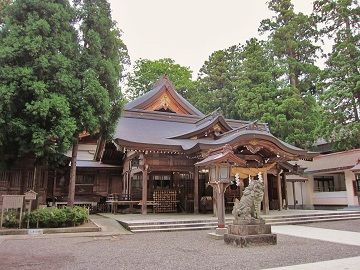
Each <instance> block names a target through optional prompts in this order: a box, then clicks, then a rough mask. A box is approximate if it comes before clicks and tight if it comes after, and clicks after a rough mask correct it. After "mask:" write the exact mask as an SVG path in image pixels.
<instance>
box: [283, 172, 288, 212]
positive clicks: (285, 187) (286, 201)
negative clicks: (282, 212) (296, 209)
mask: <svg viewBox="0 0 360 270" xmlns="http://www.w3.org/2000/svg"><path fill="white" fill-rule="evenodd" d="M283 182H284V193H285V204H286V209H288V208H289V200H288V194H287V183H286V174H285V173H283Z"/></svg>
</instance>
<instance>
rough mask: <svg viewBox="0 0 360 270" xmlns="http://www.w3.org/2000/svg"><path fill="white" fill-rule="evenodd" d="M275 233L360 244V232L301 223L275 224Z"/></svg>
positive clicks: (273, 229)
mask: <svg viewBox="0 0 360 270" xmlns="http://www.w3.org/2000/svg"><path fill="white" fill-rule="evenodd" d="M272 231H273V233H279V234H285V235H290V236H296V237H304V238H309V239H316V240H322V241H329V242H333V243H339V244H347V245H354V246H360V233H358V232H349V231H340V230H331V229H323V228H315V227H310V226H299V225H282V226H273V227H272Z"/></svg>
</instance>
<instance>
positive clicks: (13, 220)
mask: <svg viewBox="0 0 360 270" xmlns="http://www.w3.org/2000/svg"><path fill="white" fill-rule="evenodd" d="M3 219H4V220H3V226H4V227H6V228H15V227H18V226H19V220H18V217H17V211H15V210H7V211H4V216H3Z"/></svg>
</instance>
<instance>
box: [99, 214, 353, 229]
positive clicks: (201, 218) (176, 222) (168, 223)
mask: <svg viewBox="0 0 360 270" xmlns="http://www.w3.org/2000/svg"><path fill="white" fill-rule="evenodd" d="M103 215H106V216H107V217H109V218H113V219H115V220H117V221H118V222H119V223H120V224H121V225H123V226H124V227H125V228H127V229H128V230H130V231H131V232H133V233H141V232H171V231H188V230H210V229H214V228H216V227H217V218H216V217H214V216H213V215H205V214H200V215H195V214H187V215H182V214H178V215H176V214H171V215H170V214H148V215H139V214H136V215H134V214H133V215H127V214H125V215H112V214H103ZM263 218H264V219H265V222H266V224H270V225H273V226H275V225H291V224H294V225H295V224H305V223H314V222H328V221H340V220H351V219H360V211H321V210H284V211H271V213H270V215H264V216H263ZM232 220H233V218H232V216H231V215H226V223H227V224H230V223H232Z"/></svg>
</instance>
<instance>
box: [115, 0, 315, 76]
mask: <svg viewBox="0 0 360 270" xmlns="http://www.w3.org/2000/svg"><path fill="white" fill-rule="evenodd" d="M109 2H110V4H111V9H112V17H113V19H114V20H116V21H117V22H118V27H119V28H120V29H121V30H122V31H123V40H124V42H125V44H126V45H127V47H128V51H129V55H130V58H131V61H132V63H134V61H135V60H137V59H139V58H146V59H151V60H155V59H160V58H172V59H174V60H175V62H176V63H178V64H180V65H183V66H187V67H190V68H191V70H193V72H194V74H193V75H194V77H195V76H196V75H197V73H198V71H199V69H200V67H201V66H202V65H203V63H204V61H205V60H207V59H208V57H209V56H210V54H211V53H212V52H214V51H216V50H221V49H225V48H228V47H230V46H232V45H235V44H239V43H244V42H245V41H246V40H248V39H250V38H251V37H259V35H258V32H257V29H258V27H259V25H260V21H261V20H262V19H265V18H270V17H271V15H272V14H271V13H270V11H269V10H268V9H267V5H266V1H265V0H222V1H221V0H177V1H176V0H109ZM293 4H294V6H295V10H296V11H301V12H303V13H305V14H309V13H311V10H312V0H293Z"/></svg>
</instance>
